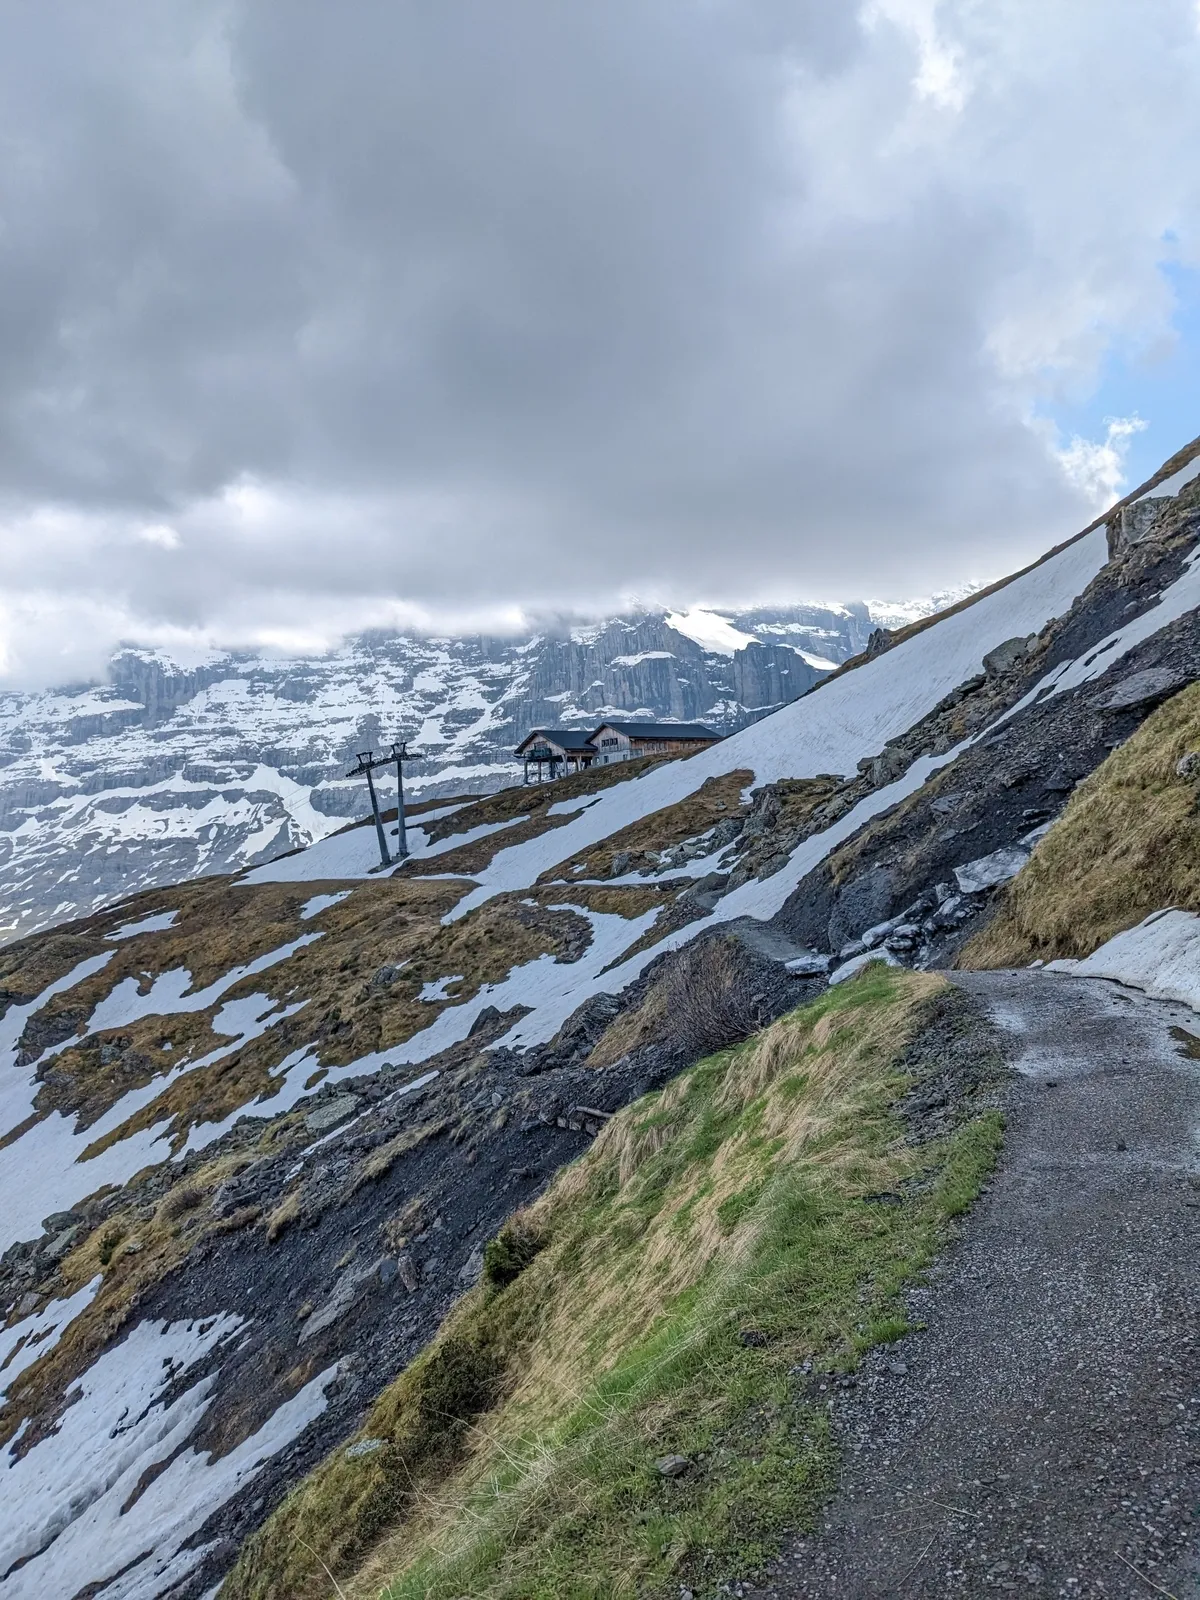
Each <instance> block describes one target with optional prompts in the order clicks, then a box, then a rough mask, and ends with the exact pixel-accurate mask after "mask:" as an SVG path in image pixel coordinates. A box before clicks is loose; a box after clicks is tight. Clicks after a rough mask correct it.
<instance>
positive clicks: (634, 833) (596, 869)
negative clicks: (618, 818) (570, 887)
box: [538, 762, 754, 883]
mask: <svg viewBox="0 0 1200 1600" xmlns="http://www.w3.org/2000/svg"><path fill="white" fill-rule="evenodd" d="M628 764H629V765H631V766H632V765H633V764H634V763H632V762H630V763H628ZM753 782H754V774H753V772H751V771H749V770H748V769H746V768H739V769H738V770H737V771H736V772H725V773H722V774H721V775H720V776H719V777H714V778H706V779H705V780H704V782H703V783H702V784H700V786H699V787H698V788H697V789H696V790H694V792H693V793H692V794H689V795H686V796H685V797H684V798H683V799H682V800H677V801H676V802H675V804H674V805H669V806H663V807H662V808H661V810H659V811H652V812H650V813H649V815H648V816H644V817H640V818H639V819H638V821H636V822H631V823H630V824H629V826H628V827H627V828H621V829H620V830H619V831H618V832H617V833H613V834H610V835H609V836H608V838H606V839H601V840H600V841H599V843H598V844H594V845H593V846H592V847H591V849H590V850H586V851H582V852H578V853H576V854H575V855H572V856H571V857H570V858H569V859H568V860H564V861H560V862H558V863H557V865H555V866H553V867H550V868H548V869H547V870H546V871H545V872H543V873H542V875H541V877H540V878H539V879H538V882H539V883H548V882H550V881H551V880H552V879H555V878H562V877H564V876H566V877H567V878H568V881H569V879H570V877H573V876H574V875H575V874H574V872H572V871H571V869H573V868H576V867H580V866H582V867H583V869H584V870H583V871H582V872H580V873H579V874H578V875H579V876H580V877H582V878H605V877H607V876H608V875H609V873H611V871H612V864H613V857H614V856H615V855H618V854H620V853H622V852H624V853H626V854H628V855H638V854H640V853H642V852H643V851H647V852H648V851H657V850H666V849H669V848H670V847H671V846H672V845H676V844H682V843H683V842H684V840H686V839H694V838H696V837H697V835H699V834H702V833H706V832H707V831H708V829H709V828H712V827H715V825H716V824H717V823H718V822H722V821H724V819H725V818H726V817H734V816H737V814H738V812H739V811H740V810H741V809H742V806H741V794H742V790H743V789H745V788H746V787H747V785H748V784H751V783H753ZM568 820H569V819H568Z"/></svg>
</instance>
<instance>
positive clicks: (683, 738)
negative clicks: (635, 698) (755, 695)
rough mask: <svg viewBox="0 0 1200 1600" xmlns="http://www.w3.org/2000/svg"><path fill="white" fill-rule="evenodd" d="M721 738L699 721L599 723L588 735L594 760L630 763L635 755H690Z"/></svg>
mask: <svg viewBox="0 0 1200 1600" xmlns="http://www.w3.org/2000/svg"><path fill="white" fill-rule="evenodd" d="M720 738H721V735H720V734H719V733H714V732H713V730H712V729H711V728H706V727H705V726H704V724H703V723H702V722H602V723H601V724H600V726H599V727H598V728H597V729H596V731H595V732H594V733H592V734H589V735H588V743H589V744H590V745H591V746H592V747H593V749H594V750H595V752H596V757H595V758H596V761H597V762H598V763H599V764H600V765H601V766H607V765H609V764H610V763H611V762H613V761H632V760H633V759H634V758H635V757H637V756H667V755H670V756H690V755H692V754H693V753H694V752H695V751H697V750H703V749H705V748H706V746H708V745H710V744H716V743H717V742H718V741H719V740H720Z"/></svg>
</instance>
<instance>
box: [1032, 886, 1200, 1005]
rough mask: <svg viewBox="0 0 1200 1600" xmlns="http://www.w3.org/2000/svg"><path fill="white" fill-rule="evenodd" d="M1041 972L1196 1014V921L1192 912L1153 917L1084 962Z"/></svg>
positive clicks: (1199, 940)
mask: <svg viewBox="0 0 1200 1600" xmlns="http://www.w3.org/2000/svg"><path fill="white" fill-rule="evenodd" d="M1046 970H1047V971H1048V972H1070V973H1073V974H1074V975H1075V976H1076V977H1077V978H1111V979H1112V980H1113V981H1114V982H1116V983H1124V984H1127V985H1128V986H1129V987H1130V988H1131V989H1141V990H1142V991H1143V993H1145V994H1148V995H1151V996H1152V997H1153V998H1154V999H1156V1000H1181V1001H1182V1002H1183V1004H1184V1005H1186V1006H1191V1008H1192V1010H1193V1011H1200V917H1198V916H1196V914H1195V913H1194V912H1192V911H1179V910H1166V911H1155V912H1152V913H1151V915H1150V916H1148V917H1147V918H1146V919H1145V921H1144V922H1139V923H1138V925H1137V927H1136V928H1126V930H1125V932H1124V933H1118V934H1114V936H1113V937H1112V938H1111V939H1109V940H1108V942H1107V943H1106V944H1102V945H1101V946H1100V948H1099V949H1098V950H1094V951H1093V952H1092V954H1091V955H1090V956H1085V957H1084V958H1083V960H1081V961H1066V960H1064V961H1051V962H1050V963H1049V965H1048V967H1047V969H1046Z"/></svg>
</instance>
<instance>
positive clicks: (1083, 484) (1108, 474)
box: [1056, 416, 1146, 511]
mask: <svg viewBox="0 0 1200 1600" xmlns="http://www.w3.org/2000/svg"><path fill="white" fill-rule="evenodd" d="M1104 420H1105V424H1106V428H1107V432H1106V433H1105V436H1104V438H1103V439H1102V440H1100V441H1099V442H1097V441H1096V440H1094V439H1081V438H1080V437H1079V435H1078V434H1076V435H1075V436H1074V437H1073V438H1072V439H1071V442H1070V443H1069V444H1067V445H1065V446H1063V447H1062V448H1061V449H1059V450H1058V451H1057V452H1056V453H1057V455H1058V459H1059V461H1061V463H1062V468H1063V471H1064V472H1065V473H1066V475H1067V477H1068V478H1069V480H1070V481H1071V482H1072V483H1073V484H1075V485H1076V486H1077V487H1078V488H1079V489H1080V490H1081V491H1082V492H1083V494H1085V495H1086V496H1087V498H1088V500H1089V501H1090V502H1091V503H1092V505H1093V506H1095V508H1096V510H1097V511H1103V510H1104V508H1105V507H1106V506H1110V505H1112V503H1113V501H1114V500H1116V499H1119V497H1120V494H1121V491H1122V489H1123V488H1124V486H1125V458H1126V455H1127V453H1128V450H1129V441H1130V439H1131V438H1132V437H1133V435H1134V434H1135V433H1141V432H1142V431H1143V430H1144V429H1145V427H1146V423H1145V422H1144V421H1143V420H1142V418H1141V417H1136V416H1135V417H1106V418H1105V419H1104Z"/></svg>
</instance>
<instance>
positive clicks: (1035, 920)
mask: <svg viewBox="0 0 1200 1600" xmlns="http://www.w3.org/2000/svg"><path fill="white" fill-rule="evenodd" d="M1194 750H1200V684H1193V685H1191V686H1190V687H1189V688H1187V689H1184V690H1183V691H1182V692H1181V693H1180V694H1177V695H1175V696H1174V697H1173V698H1172V699H1170V700H1168V701H1167V703H1166V704H1165V705H1164V706H1161V707H1160V708H1159V709H1158V710H1157V711H1156V712H1155V713H1154V715H1153V716H1151V717H1147V719H1146V721H1145V722H1144V723H1143V724H1142V726H1141V727H1140V728H1139V729H1138V731H1137V732H1136V733H1135V734H1134V735H1133V736H1132V738H1130V739H1129V740H1127V741H1126V743H1125V744H1123V745H1122V746H1121V747H1120V749H1118V750H1114V751H1113V753H1112V755H1110V756H1109V758H1108V760H1107V761H1105V762H1104V763H1103V764H1102V765H1101V766H1099V767H1098V768H1097V769H1096V771H1095V772H1093V773H1092V774H1091V775H1090V776H1089V777H1088V778H1086V779H1085V780H1084V781H1083V782H1082V783H1081V784H1080V785H1079V787H1078V789H1076V791H1075V793H1074V794H1073V795H1072V796H1071V799H1070V801H1069V802H1068V804H1067V807H1066V809H1065V811H1064V812H1063V814H1062V816H1061V817H1060V818H1059V820H1058V821H1057V822H1056V823H1055V825H1054V827H1053V828H1051V830H1050V832H1049V833H1048V834H1047V835H1046V837H1045V838H1044V839H1043V840H1042V841H1041V843H1040V844H1039V845H1038V847H1037V849H1036V850H1035V851H1034V853H1033V857H1032V859H1031V860H1030V862H1029V864H1028V866H1026V867H1025V869H1024V870H1023V871H1022V872H1021V873H1019V874H1018V876H1017V877H1016V878H1014V879H1013V881H1012V883H1011V884H1010V885H1009V886H1008V889H1007V891H1006V893H1005V895H1004V897H1003V900H1002V901H1001V904H1000V908H999V910H998V911H997V914H996V916H995V918H994V919H993V921H992V922H991V923H990V924H989V926H988V927H987V928H985V929H984V930H983V932H982V933H980V934H978V935H977V936H976V937H975V938H974V939H973V940H972V941H971V942H970V944H968V945H967V947H966V948H965V950H964V951H963V953H962V955H961V957H960V962H959V964H960V965H961V966H966V967H1009V966H1024V965H1026V964H1027V963H1028V962H1030V961H1033V960H1034V959H1036V958H1037V957H1042V958H1043V959H1044V960H1054V959H1057V958H1058V957H1062V956H1086V955H1090V954H1091V953H1092V951H1093V950H1095V949H1096V948H1097V946H1099V945H1101V944H1103V943H1104V941H1105V940H1106V939H1110V938H1111V937H1112V936H1113V934H1115V933H1119V932H1120V931H1121V930H1122V929H1124V928H1131V927H1133V926H1134V925H1135V924H1136V923H1138V922H1140V921H1141V920H1142V918H1143V917H1146V916H1149V914H1150V913H1151V912H1152V911H1157V910H1159V909H1160V908H1161V907H1163V906H1182V907H1184V908H1185V909H1187V910H1191V911H1200V811H1198V810H1197V793H1196V789H1197V779H1200V772H1198V773H1197V774H1196V775H1195V776H1194V777H1191V778H1185V777H1181V776H1180V775H1179V774H1178V773H1177V772H1176V770H1175V769H1176V765H1177V764H1178V762H1179V760H1180V758H1181V757H1182V756H1184V755H1186V754H1188V752H1189V751H1194Z"/></svg>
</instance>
